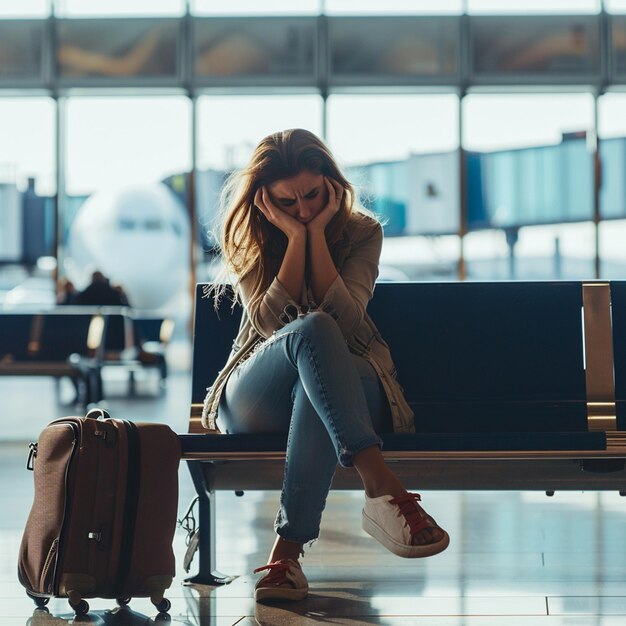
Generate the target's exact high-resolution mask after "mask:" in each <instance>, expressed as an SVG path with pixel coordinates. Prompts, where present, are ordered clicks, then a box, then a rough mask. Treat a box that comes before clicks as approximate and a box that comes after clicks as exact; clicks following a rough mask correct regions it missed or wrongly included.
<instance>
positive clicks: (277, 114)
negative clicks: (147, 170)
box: [196, 95, 322, 280]
mask: <svg viewBox="0 0 626 626" xmlns="http://www.w3.org/2000/svg"><path fill="white" fill-rule="evenodd" d="M197 107H198V108H197V119H198V124H197V128H198V135H197V138H196V141H197V150H198V156H197V163H198V172H197V179H196V203H197V207H198V208H197V213H198V230H199V232H200V235H201V238H202V242H203V249H204V250H205V252H206V255H205V258H204V259H203V261H202V263H201V265H200V266H199V267H198V268H197V271H198V280H210V279H211V278H212V276H213V274H212V272H213V270H212V268H211V261H212V256H211V248H212V247H213V246H215V244H216V237H217V235H216V229H217V224H216V222H215V219H216V216H217V209H218V206H219V194H220V189H221V187H222V185H223V183H224V180H225V178H226V176H227V175H228V173H230V172H231V171H232V170H234V169H236V168H240V167H243V166H245V165H246V164H247V163H248V161H249V159H250V157H251V156H252V152H253V150H254V148H255V147H256V145H257V144H258V143H259V141H260V140H261V139H263V137H266V136H267V135H269V134H270V133H273V132H276V131H277V130H283V129H286V128H306V129H308V130H310V131H311V132H313V133H315V134H316V135H318V136H321V130H322V99H321V98H320V97H319V96H314V95H301V96H236V97H230V96H210V97H208V96H202V97H200V98H199V99H198V102H197Z"/></svg>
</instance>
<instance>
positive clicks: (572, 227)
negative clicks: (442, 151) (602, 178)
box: [463, 94, 595, 279]
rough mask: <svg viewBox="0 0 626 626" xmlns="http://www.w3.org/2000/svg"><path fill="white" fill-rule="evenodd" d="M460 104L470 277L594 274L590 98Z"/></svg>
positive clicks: (495, 98)
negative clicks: (461, 105)
mask: <svg viewBox="0 0 626 626" xmlns="http://www.w3.org/2000/svg"><path fill="white" fill-rule="evenodd" d="M463 104H464V109H463V113H464V125H463V129H464V133H463V134H464V136H463V143H464V148H465V150H466V151H467V168H466V175H467V194H468V216H467V219H468V223H467V227H468V231H469V234H468V235H467V236H466V238H465V242H464V243H465V248H464V253H465V259H466V261H467V275H468V277H469V278H474V279H492V278H520V279H535V278H593V276H594V258H595V245H594V227H593V223H592V220H593V185H594V179H593V151H592V147H591V146H590V142H588V140H587V137H588V136H589V137H591V134H592V133H593V132H594V130H595V129H594V123H593V120H594V103H593V98H592V96H591V95H588V94H572V95H568V94H550V95H506V96H505V95H469V96H467V97H466V98H465V99H464V103H463ZM555 224H559V225H558V226H555ZM494 229H495V231H498V230H499V231H500V233H501V234H500V235H499V236H497V235H495V234H494Z"/></svg>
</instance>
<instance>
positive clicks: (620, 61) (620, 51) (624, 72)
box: [611, 15, 626, 82]
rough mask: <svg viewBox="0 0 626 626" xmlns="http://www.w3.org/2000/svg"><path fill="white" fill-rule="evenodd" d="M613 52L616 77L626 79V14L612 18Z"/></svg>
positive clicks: (622, 80) (620, 79)
mask: <svg viewBox="0 0 626 626" xmlns="http://www.w3.org/2000/svg"><path fill="white" fill-rule="evenodd" d="M611 54H612V55H613V72H614V74H615V77H616V78H617V80H619V81H621V82H624V81H626V15H614V16H613V17H612V18H611Z"/></svg>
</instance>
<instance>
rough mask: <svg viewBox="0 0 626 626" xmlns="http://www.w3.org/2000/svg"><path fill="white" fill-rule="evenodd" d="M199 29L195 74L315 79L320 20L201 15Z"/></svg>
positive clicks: (195, 48) (195, 34)
mask: <svg viewBox="0 0 626 626" xmlns="http://www.w3.org/2000/svg"><path fill="white" fill-rule="evenodd" d="M194 29H195V30H194V42H195V43H194V57H195V66H194V72H195V74H196V76H207V77H209V76H210V77H213V78H217V77H220V78H225V77H239V78H241V77H249V76H268V75H274V76H275V77H276V78H278V79H279V82H285V77H298V78H307V79H308V80H309V82H312V81H313V80H314V77H315V29H316V21H315V20H309V19H279V18H272V19H263V18H257V19H228V18H223V19H220V18H218V19H197V20H195V21H194ZM286 80H292V78H287V79H286Z"/></svg>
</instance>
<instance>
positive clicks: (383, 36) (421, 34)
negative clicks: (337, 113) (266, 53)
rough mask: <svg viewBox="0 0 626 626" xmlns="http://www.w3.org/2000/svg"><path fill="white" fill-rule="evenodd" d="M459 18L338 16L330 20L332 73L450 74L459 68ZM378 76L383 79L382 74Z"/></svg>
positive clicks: (388, 74) (356, 74)
mask: <svg viewBox="0 0 626 626" xmlns="http://www.w3.org/2000/svg"><path fill="white" fill-rule="evenodd" d="M459 27H460V22H459V21H458V20H456V19H454V18H445V17H444V18H436V17H428V18H413V19H407V18H393V17H392V18H378V19H377V18H356V17H355V18H345V19H341V18H335V19H331V20H329V22H328V30H329V41H330V59H331V61H330V68H331V70H330V71H331V75H332V76H334V77H335V80H332V79H331V80H332V82H334V83H337V82H338V81H337V78H344V77H346V76H347V77H349V76H358V77H359V81H361V82H362V81H363V77H364V76H370V77H372V78H373V79H374V80H375V81H376V80H377V79H380V77H382V78H383V80H384V79H385V78H386V81H385V82H389V78H388V77H389V76H390V75H392V76H450V75H454V74H456V73H457V72H458V43H459ZM377 77H378V78H377Z"/></svg>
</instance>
